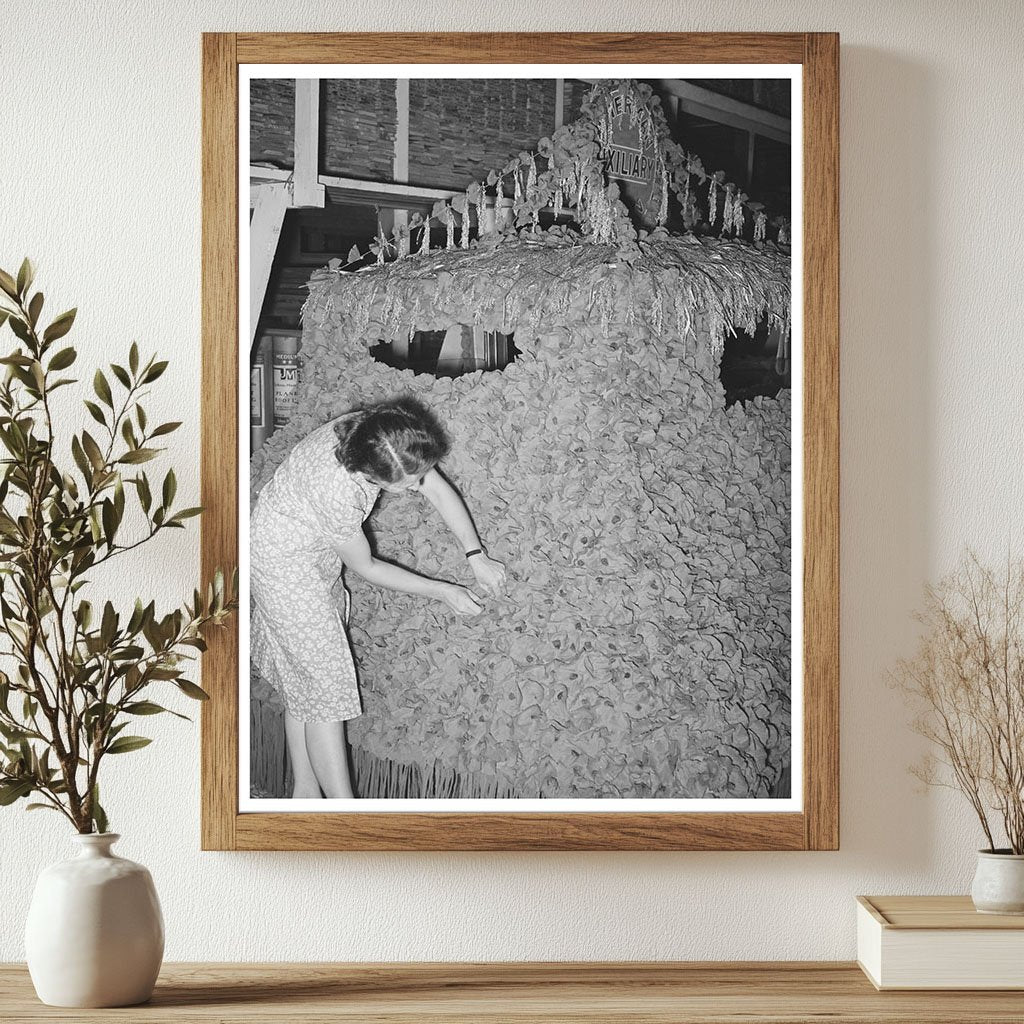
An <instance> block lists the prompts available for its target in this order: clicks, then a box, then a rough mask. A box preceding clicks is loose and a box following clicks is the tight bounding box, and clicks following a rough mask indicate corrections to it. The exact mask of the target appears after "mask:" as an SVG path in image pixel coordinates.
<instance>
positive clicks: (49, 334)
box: [43, 307, 78, 344]
mask: <svg viewBox="0 0 1024 1024" xmlns="http://www.w3.org/2000/svg"><path fill="white" fill-rule="evenodd" d="M77 313H78V309H77V307H76V308H75V309H69V310H68V311H67V312H66V313H61V315H60V316H59V317H57V319H56V320H54V321H53V323H52V324H50V326H49V327H47V328H46V330H45V331H43V341H45V342H46V343H47V344H49V343H50V342H51V341H56V340H57V339H58V338H63V337H64V335H65V334H67V333H68V331H70V330H71V325H72V324H73V323H74V322H75V314H77Z"/></svg>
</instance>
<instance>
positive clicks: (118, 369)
mask: <svg viewBox="0 0 1024 1024" xmlns="http://www.w3.org/2000/svg"><path fill="white" fill-rule="evenodd" d="M110 372H111V373H112V374H113V375H114V376H115V377H116V378H117V379H118V380H119V381H120V382H121V383H122V384H123V385H124V386H125V387H126V388H130V387H131V386H132V379H131V377H129V376H128V371H127V370H126V369H125V368H124V367H123V366H118V364H117V363H111V364H110Z"/></svg>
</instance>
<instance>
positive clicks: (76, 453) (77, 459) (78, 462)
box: [0, 433, 92, 481]
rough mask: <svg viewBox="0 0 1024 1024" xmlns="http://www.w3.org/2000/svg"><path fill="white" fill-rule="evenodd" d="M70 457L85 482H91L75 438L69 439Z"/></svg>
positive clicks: (79, 446)
mask: <svg viewBox="0 0 1024 1024" xmlns="http://www.w3.org/2000/svg"><path fill="white" fill-rule="evenodd" d="M2 436H3V434H2V433H0V437H2ZM71 455H72V457H73V458H74V460H75V465H76V466H77V467H78V471H79V472H80V473H81V474H82V476H83V477H85V479H86V480H88V481H91V480H92V468H91V467H90V465H89V460H88V458H87V457H86V454H85V451H84V449H83V448H82V443H81V442H80V441H79V440H78V437H77V436H76V437H72V438H71Z"/></svg>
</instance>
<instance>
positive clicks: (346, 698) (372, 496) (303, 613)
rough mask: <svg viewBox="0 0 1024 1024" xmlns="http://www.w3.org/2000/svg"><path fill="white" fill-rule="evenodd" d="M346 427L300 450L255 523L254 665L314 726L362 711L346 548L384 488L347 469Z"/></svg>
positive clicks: (326, 430) (322, 432) (271, 487)
mask: <svg viewBox="0 0 1024 1024" xmlns="http://www.w3.org/2000/svg"><path fill="white" fill-rule="evenodd" d="M336 422H337V421H336V420H335V421H333V422H331V423H327V424H325V425H324V426H322V427H319V428H318V429H317V430H314V431H313V433H311V434H309V435H308V436H307V437H305V438H304V439H303V440H301V441H300V442H299V443H298V444H297V445H296V446H295V447H294V448H293V449H292V451H291V453H290V454H289V455H288V457H287V458H286V459H285V461H284V462H282V463H281V465H280V466H279V467H278V469H277V471H276V472H275V474H274V476H273V478H272V479H271V480H270V481H269V482H268V483H267V485H266V486H265V487H264V488H263V490H262V491H261V492H260V495H259V498H258V499H257V501H256V504H255V506H254V508H253V511H252V515H251V517H250V520H249V522H250V532H249V552H250V556H251V577H252V583H251V606H252V617H251V625H250V657H251V663H252V667H253V669H254V670H255V671H256V672H258V673H259V675H260V676H262V677H263V678H264V679H265V680H266V681H267V682H268V683H270V684H271V685H272V686H273V687H274V689H276V690H277V691H278V693H279V694H280V695H281V698H282V700H283V701H284V704H285V708H286V709H287V711H288V712H289V714H291V715H292V716H293V717H295V718H297V719H299V720H300V721H304V722H338V721H345V720H347V719H350V718H357V717H358V716H359V715H360V714H361V713H362V707H361V704H360V700H359V688H358V686H357V684H356V672H355V665H354V663H353V661H352V650H351V648H350V647H349V643H348V636H347V634H346V632H345V622H344V621H343V619H342V614H341V610H340V607H339V605H340V602H341V600H342V596H341V593H339V590H338V588H339V586H340V587H341V588H342V592H343V595H344V604H345V620H347V618H348V593H347V591H344V588H343V584H341V572H342V568H343V562H342V560H341V556H340V555H339V554H338V552H337V550H336V546H337V545H338V544H344V543H345V542H346V541H348V540H350V539H351V538H352V537H354V536H355V535H356V533H357V531H359V530H361V529H362V528H363V522H364V521H365V520H366V517H367V516H368V515H369V514H370V510H371V509H372V508H373V506H374V503H375V502H376V500H377V496H378V495H379V494H380V488H379V487H377V486H376V485H374V484H371V483H370V482H369V481H368V480H366V479H365V478H364V477H363V476H362V475H360V474H358V473H350V472H349V471H348V470H347V469H345V467H344V466H342V465H341V463H340V462H338V460H337V458H336V456H335V454H334V452H335V449H336V447H337V444H338V438H337V436H336V434H335V432H334V427H335V423H336Z"/></svg>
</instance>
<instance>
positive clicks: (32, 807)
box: [25, 804, 60, 813]
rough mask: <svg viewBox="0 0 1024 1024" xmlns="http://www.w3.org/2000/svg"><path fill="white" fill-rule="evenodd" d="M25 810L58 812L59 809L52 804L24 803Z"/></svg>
mask: <svg viewBox="0 0 1024 1024" xmlns="http://www.w3.org/2000/svg"><path fill="white" fill-rule="evenodd" d="M25 810H26V811H57V812H58V813H60V809H59V808H57V807H54V806H53V804H26V805H25Z"/></svg>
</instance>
